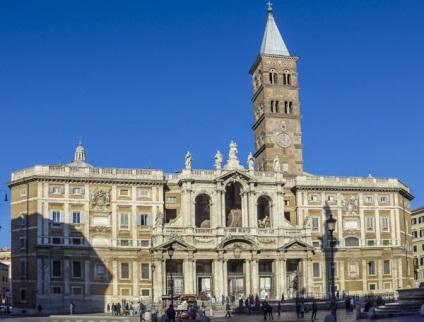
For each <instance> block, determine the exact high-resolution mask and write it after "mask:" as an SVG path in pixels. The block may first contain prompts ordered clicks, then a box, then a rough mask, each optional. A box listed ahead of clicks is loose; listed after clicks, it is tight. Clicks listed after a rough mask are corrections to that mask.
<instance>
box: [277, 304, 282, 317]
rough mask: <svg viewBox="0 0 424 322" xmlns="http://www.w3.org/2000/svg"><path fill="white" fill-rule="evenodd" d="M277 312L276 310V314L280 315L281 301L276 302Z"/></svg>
mask: <svg viewBox="0 0 424 322" xmlns="http://www.w3.org/2000/svg"><path fill="white" fill-rule="evenodd" d="M277 312H278V316H280V312H281V302H278V307H277Z"/></svg>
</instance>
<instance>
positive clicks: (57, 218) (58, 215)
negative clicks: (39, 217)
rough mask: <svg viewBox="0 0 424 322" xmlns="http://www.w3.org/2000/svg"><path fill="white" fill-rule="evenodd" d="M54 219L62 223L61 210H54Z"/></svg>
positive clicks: (55, 221)
mask: <svg viewBox="0 0 424 322" xmlns="http://www.w3.org/2000/svg"><path fill="white" fill-rule="evenodd" d="M52 221H53V222H54V223H60V222H61V218H60V211H53V212H52Z"/></svg>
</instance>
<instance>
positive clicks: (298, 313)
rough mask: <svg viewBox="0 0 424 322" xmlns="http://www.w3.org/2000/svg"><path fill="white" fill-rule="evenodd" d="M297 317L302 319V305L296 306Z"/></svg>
mask: <svg viewBox="0 0 424 322" xmlns="http://www.w3.org/2000/svg"><path fill="white" fill-rule="evenodd" d="M296 315H297V317H298V318H300V303H298V304H297V305H296Z"/></svg>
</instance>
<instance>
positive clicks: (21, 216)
mask: <svg viewBox="0 0 424 322" xmlns="http://www.w3.org/2000/svg"><path fill="white" fill-rule="evenodd" d="M27 217H28V216H27V214H26V212H23V213H21V214H19V217H18V226H19V227H25V226H26V222H27Z"/></svg>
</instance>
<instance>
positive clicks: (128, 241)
mask: <svg viewBox="0 0 424 322" xmlns="http://www.w3.org/2000/svg"><path fill="white" fill-rule="evenodd" d="M110 240H111V241H112V246H114V247H140V248H150V240H148V239H134V238H111V239H110ZM146 242H147V243H146ZM37 245H51V246H75V247H77V246H90V243H89V242H88V240H87V239H85V238H84V237H63V236H42V237H38V238H37Z"/></svg>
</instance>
